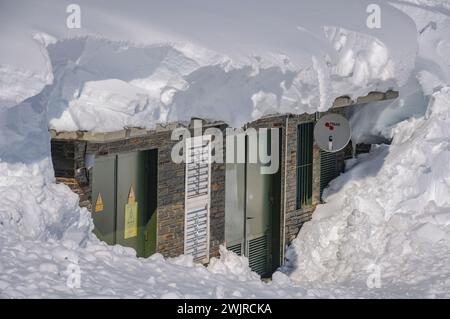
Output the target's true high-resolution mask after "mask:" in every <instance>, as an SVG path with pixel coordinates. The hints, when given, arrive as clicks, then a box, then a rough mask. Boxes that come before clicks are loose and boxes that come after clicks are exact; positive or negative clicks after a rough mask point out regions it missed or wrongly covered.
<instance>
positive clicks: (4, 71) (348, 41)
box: [0, 0, 450, 298]
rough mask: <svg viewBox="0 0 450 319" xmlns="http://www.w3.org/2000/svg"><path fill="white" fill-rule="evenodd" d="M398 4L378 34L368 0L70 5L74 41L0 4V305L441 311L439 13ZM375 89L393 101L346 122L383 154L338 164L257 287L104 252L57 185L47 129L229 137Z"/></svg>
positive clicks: (47, 6) (249, 279)
mask: <svg viewBox="0 0 450 319" xmlns="http://www.w3.org/2000/svg"><path fill="white" fill-rule="evenodd" d="M344 2H345V3H344ZM410 2H413V4H410V3H406V2H401V1H393V3H392V4H389V3H382V4H381V7H382V19H383V20H382V23H383V24H382V28H381V29H380V30H377V29H373V30H372V29H368V28H367V27H366V24H365V23H366V17H367V13H366V7H367V4H368V3H370V2H369V1H367V2H366V1H350V0H349V1H283V2H282V3H280V2H278V1H277V2H262V1H245V2H244V1H223V2H218V1H216V2H213V3H211V2H210V1H189V2H188V1H181V0H180V1H170V3H164V2H162V1H161V2H156V1H153V2H147V1H145V2H144V1H135V2H134V3H133V4H134V5H133V8H134V9H130V7H129V5H130V4H126V3H125V2H112V1H95V2H92V1H89V2H87V1H78V3H79V4H80V5H81V9H82V29H80V30H68V29H66V28H65V25H64V21H65V18H66V16H67V14H66V13H65V9H66V6H67V5H68V4H69V3H70V2H68V1H57V2H56V1H40V2H39V5H37V4H34V5H33V6H32V7H31V6H30V4H29V3H28V2H26V1H10V2H6V3H2V4H1V10H0V26H1V27H2V28H0V30H2V31H1V32H0V42H1V43H2V50H1V52H0V242H1V244H0V297H18V298H23V297H144V298H194V297H205V298H224V297H231V298H242V297H262V298H271V297H272V298H292V297H294V298H314V297H359V296H363V297H430V298H431V297H450V295H449V291H450V289H449V288H450V278H449V277H450V276H449V274H450V269H449V267H450V266H449V265H450V263H449V261H450V260H449V259H450V251H449V250H450V248H449V247H450V246H449V244H450V243H449V234H450V233H449V232H450V230H449V229H450V226H449V223H450V199H449V194H450V189H449V188H450V175H449V174H450V173H449V172H450V170H449V165H450V164H449V163H450V153H449V152H450V140H449V136H450V131H449V130H450V129H449V127H450V125H449V124H450V108H449V105H450V88H449V87H448V86H449V85H450V78H449V74H450V64H449V62H450V61H449V59H448V57H449V56H450V38H449V34H450V32H449V31H450V18H449V15H450V13H449V11H448V10H449V9H450V6H449V4H448V2H446V1H431V0H423V1H419V0H417V1H410ZM61 24H62V25H61ZM387 88H395V89H399V90H400V92H401V96H400V99H398V100H397V101H395V102H385V103H384V104H383V105H377V106H376V105H372V106H371V105H367V106H366V107H364V108H361V109H360V110H358V111H357V112H355V114H353V117H352V126H353V131H354V134H355V136H354V139H355V140H357V141H377V142H379V141H387V140H391V139H392V144H391V145H390V146H387V145H381V146H379V147H377V148H376V149H375V150H373V152H372V153H371V154H369V155H366V156H361V157H360V158H358V159H357V160H354V161H350V162H349V163H347V164H348V165H347V167H352V168H351V169H349V170H348V171H347V172H346V173H345V174H343V175H341V176H340V177H339V178H338V179H336V180H335V181H334V182H333V183H332V184H331V185H330V187H329V189H327V190H326V196H327V197H326V201H327V203H326V204H324V205H319V206H318V208H317V211H316V212H315V214H314V218H313V220H312V221H311V222H309V223H306V224H305V225H304V227H303V228H302V230H301V232H300V234H299V236H298V238H297V239H296V240H295V241H294V244H293V245H292V246H291V247H290V248H289V251H288V254H287V255H288V256H287V257H288V259H289V260H288V262H287V265H286V266H285V267H283V268H282V269H281V270H280V271H279V272H276V273H275V274H274V276H273V281H272V282H271V283H269V284H266V283H263V282H261V281H260V280H259V278H258V276H257V275H256V274H255V273H252V272H251V271H250V270H249V268H248V261H247V259H245V258H243V257H238V256H236V255H234V254H233V253H232V252H228V251H226V250H225V249H222V250H221V258H220V259H213V260H212V261H211V263H210V265H209V266H208V267H203V266H200V265H195V264H194V263H193V262H192V258H191V257H190V256H180V257H178V258H174V259H167V260H165V259H164V258H163V257H162V256H161V255H159V254H155V255H153V256H152V257H150V258H148V259H142V258H136V257H135V256H134V251H133V250H131V249H129V248H124V247H120V246H114V247H111V246H107V245H105V244H104V243H101V242H99V241H98V239H97V238H95V236H94V235H93V234H92V233H91V230H92V227H93V225H92V220H91V216H90V213H89V212H88V211H87V210H86V209H80V208H79V207H78V197H77V196H76V195H75V194H73V193H72V192H71V191H70V190H69V188H68V187H66V186H64V185H56V184H55V183H54V173H53V168H52V165H51V160H50V137H49V134H48V128H49V127H50V128H55V129H58V130H79V129H80V130H94V131H111V130H116V129H120V128H122V127H124V126H140V127H153V126H154V125H155V124H156V123H159V122H167V121H175V120H188V119H190V117H191V116H201V117H208V118H213V119H222V120H225V121H226V122H228V123H230V124H231V125H234V126H240V125H242V124H243V123H245V122H247V121H250V120H252V119H255V118H258V117H260V116H262V115H264V114H268V113H273V112H292V113H302V112H314V111H316V110H326V109H327V108H328V107H329V106H330V105H331V101H333V100H334V98H335V97H337V96H340V95H342V94H348V93H351V94H353V95H354V96H358V95H364V94H366V93H368V92H369V91H373V90H377V89H379V90H385V89H387ZM73 265H78V266H79V267H80V270H81V288H79V289H74V288H70V287H69V286H68V285H67V283H66V281H67V279H68V278H69V277H70V273H69V272H70V269H73V268H71V267H72V266H73ZM374 265H375V266H376V267H378V269H379V270H380V274H381V281H380V282H381V288H373V289H369V288H368V286H367V285H366V281H367V278H368V276H369V275H370V274H371V272H370V269H373V268H370V267H372V266H374Z"/></svg>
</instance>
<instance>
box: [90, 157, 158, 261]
mask: <svg viewBox="0 0 450 319" xmlns="http://www.w3.org/2000/svg"><path fill="white" fill-rule="evenodd" d="M157 169H158V151H157V150H147V151H137V152H130V153H121V154H117V155H108V156H100V157H97V158H96V159H95V162H94V167H93V179H92V217H93V220H94V226H95V227H94V233H95V234H96V235H97V237H98V238H99V239H100V240H103V241H105V242H106V243H108V244H110V245H115V244H119V245H122V246H127V247H131V248H134V249H135V250H136V254H137V256H139V257H148V256H150V255H151V254H153V253H155V252H156V222H157V176H158V172H157Z"/></svg>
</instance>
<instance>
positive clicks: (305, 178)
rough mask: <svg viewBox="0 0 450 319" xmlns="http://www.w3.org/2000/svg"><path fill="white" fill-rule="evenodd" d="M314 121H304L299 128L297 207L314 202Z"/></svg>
mask: <svg viewBox="0 0 450 319" xmlns="http://www.w3.org/2000/svg"><path fill="white" fill-rule="evenodd" d="M313 130H314V123H312V122H310V123H302V124H300V125H299V126H298V129H297V209H300V208H302V207H304V206H309V205H311V204H312V171H313Z"/></svg>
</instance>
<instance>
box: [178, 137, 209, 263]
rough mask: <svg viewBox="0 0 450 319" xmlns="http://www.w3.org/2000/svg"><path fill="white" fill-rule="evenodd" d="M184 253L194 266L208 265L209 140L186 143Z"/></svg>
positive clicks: (196, 139) (204, 138)
mask: <svg viewBox="0 0 450 319" xmlns="http://www.w3.org/2000/svg"><path fill="white" fill-rule="evenodd" d="M186 151H187V152H186V153H187V154H186V158H187V163H186V188H185V192H186V196H185V221H184V253H185V254H191V255H193V257H194V260H195V261H197V262H202V263H206V262H208V261H209V211H210V185H211V163H210V160H211V159H210V156H211V137H210V136H198V137H194V138H190V139H188V140H187V146H186Z"/></svg>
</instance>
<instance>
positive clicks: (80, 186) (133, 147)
mask: <svg viewBox="0 0 450 319" xmlns="http://www.w3.org/2000/svg"><path fill="white" fill-rule="evenodd" d="M175 143H177V141H172V140H171V131H170V130H166V131H162V132H156V131H152V132H149V134H147V135H144V136H138V137H131V138H126V139H120V140H116V141H109V142H95V141H80V140H58V139H53V140H52V143H51V146H52V158H53V166H54V169H55V176H56V180H57V182H59V183H64V184H66V185H68V186H69V187H70V188H71V189H72V190H73V191H74V192H75V193H77V194H78V195H79V196H80V206H82V207H86V208H88V209H89V210H91V208H92V207H91V206H92V204H91V203H92V198H91V194H92V178H93V172H92V168H86V167H85V166H86V165H85V158H86V155H93V156H102V155H109V154H118V153H124V152H131V151H139V150H149V149H158V181H157V182H158V189H157V205H158V210H157V214H158V215H157V251H158V252H159V253H161V254H163V255H164V256H166V257H175V256H178V255H180V254H183V253H184V201H185V164H184V163H181V164H176V163H174V162H173V161H172V159H171V150H172V147H173V145H175ZM210 216H211V223H210V224H211V227H210V256H218V255H219V245H220V244H222V243H223V242H224V229H225V165H224V164H213V166H212V174H211V211H210Z"/></svg>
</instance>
